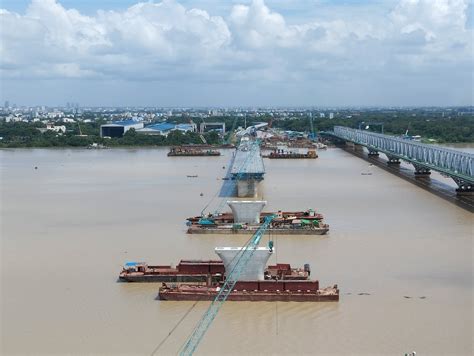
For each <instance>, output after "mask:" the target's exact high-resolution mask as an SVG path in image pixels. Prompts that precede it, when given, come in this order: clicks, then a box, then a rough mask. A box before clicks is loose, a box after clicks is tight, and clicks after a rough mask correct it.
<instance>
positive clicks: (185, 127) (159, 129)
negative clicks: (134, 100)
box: [137, 122, 197, 136]
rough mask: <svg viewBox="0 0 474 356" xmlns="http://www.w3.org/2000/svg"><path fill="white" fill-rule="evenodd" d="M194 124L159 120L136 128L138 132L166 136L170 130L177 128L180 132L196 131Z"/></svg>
mask: <svg viewBox="0 0 474 356" xmlns="http://www.w3.org/2000/svg"><path fill="white" fill-rule="evenodd" d="M196 129H197V127H196V124H173V123H169V122H161V123H159V124H153V125H149V126H147V127H144V128H141V129H140V130H137V132H138V133H140V134H146V135H162V136H168V134H169V133H170V132H171V131H174V130H179V131H182V132H188V131H190V132H196Z"/></svg>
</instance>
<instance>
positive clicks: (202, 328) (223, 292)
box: [180, 215, 276, 356]
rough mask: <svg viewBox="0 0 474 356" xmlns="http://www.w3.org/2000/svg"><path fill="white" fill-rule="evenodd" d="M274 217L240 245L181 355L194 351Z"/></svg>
mask: <svg viewBox="0 0 474 356" xmlns="http://www.w3.org/2000/svg"><path fill="white" fill-rule="evenodd" d="M275 217H276V215H269V216H266V217H265V219H264V221H263V223H262V225H260V227H259V228H258V230H257V231H256V232H255V234H254V235H253V236H252V238H251V239H250V240H249V241H248V242H247V243H246V244H245V246H244V247H242V249H241V250H240V252H239V254H238V255H237V256H236V257H235V258H236V259H237V262H236V263H235V265H234V267H233V268H232V270H231V271H230V273H228V274H227V276H226V280H225V283H224V285H223V286H222V287H221V289H220V291H219V293H218V294H217V296H216V297H215V298H214V300H213V301H212V303H211V305H210V306H209V308H208V309H207V310H206V312H205V313H204V315H203V316H202V317H201V319H200V320H199V322H198V324H197V325H196V327H195V328H194V330H193V333H192V334H191V336H190V337H189V338H188V340H187V341H186V344H185V345H184V347H183V349H182V350H181V352H180V355H181V356H189V355H192V354H193V353H194V351H195V350H196V348H197V347H198V345H199V343H200V342H201V340H202V338H203V337H204V335H205V334H206V332H207V330H208V329H209V327H210V326H211V324H212V322H213V321H214V319H215V317H216V316H217V313H218V312H219V309H220V308H221V307H222V305H223V304H224V302H225V301H226V300H227V297H228V296H229V295H230V293H231V292H232V289H234V286H235V283H237V281H238V280H239V277H240V275H241V273H242V271H243V270H244V268H245V267H246V266H247V264H248V263H249V261H250V259H251V258H252V255H253V253H254V252H255V250H256V249H257V247H258V244H259V243H260V240H261V238H262V236H263V234H264V233H265V231H266V230H267V229H268V227H269V226H270V224H271V222H272V221H273V219H275Z"/></svg>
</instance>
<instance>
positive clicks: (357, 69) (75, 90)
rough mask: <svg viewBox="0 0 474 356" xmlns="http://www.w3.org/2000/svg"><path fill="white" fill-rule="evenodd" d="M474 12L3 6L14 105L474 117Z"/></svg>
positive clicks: (449, 1) (435, 6) (1, 47)
mask: <svg viewBox="0 0 474 356" xmlns="http://www.w3.org/2000/svg"><path fill="white" fill-rule="evenodd" d="M473 12H474V6H473V0H298V1H296V0H266V1H264V0H225V1H223V0H163V1H159V0H155V1H143V2H139V1H136V0H0V102H2V103H3V102H4V101H5V100H9V102H10V104H12V103H15V104H17V105H32V106H33V105H51V106H54V105H65V104H66V103H67V102H74V103H79V104H80V105H81V106H163V107H164V106H180V107H190V106H201V107H202V106H213V107H225V106H318V107H332V106H458V105H474V94H473V90H474V89H473V86H474V64H473V63H474V47H473V39H474V26H473Z"/></svg>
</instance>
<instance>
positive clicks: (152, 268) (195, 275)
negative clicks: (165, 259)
mask: <svg viewBox="0 0 474 356" xmlns="http://www.w3.org/2000/svg"><path fill="white" fill-rule="evenodd" d="M224 272H225V269H224V263H223V262H222V261H220V260H181V261H180V262H179V264H178V265H177V266H176V267H175V268H174V267H172V266H171V265H148V264H147V263H145V262H127V263H126V264H125V265H124V266H123V268H122V271H121V272H120V274H119V280H120V281H122V282H206V281H207V280H208V278H209V276H211V278H212V279H215V280H220V279H221V278H222V277H221V276H222V275H223V274H224Z"/></svg>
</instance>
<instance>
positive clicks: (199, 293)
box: [158, 281, 339, 302]
mask: <svg viewBox="0 0 474 356" xmlns="http://www.w3.org/2000/svg"><path fill="white" fill-rule="evenodd" d="M220 288H221V287H220V285H214V286H199V285H189V284H185V285H174V286H168V285H167V284H166V283H164V284H163V286H162V287H161V288H160V290H159V292H158V299H160V300H174V301H185V300H214V298H215V297H216V296H217V294H218V293H219V291H220ZM227 300H228V301H236V302H244V301H250V302H337V301H339V289H338V287H337V285H334V286H332V287H327V288H323V289H319V285H318V283H317V281H307V282H299V283H298V282H297V283H295V282H276V281H273V282H272V281H269V282H261V281H249V282H237V283H236V285H235V287H234V289H233V290H232V292H231V293H230V294H229V296H228V297H227Z"/></svg>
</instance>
